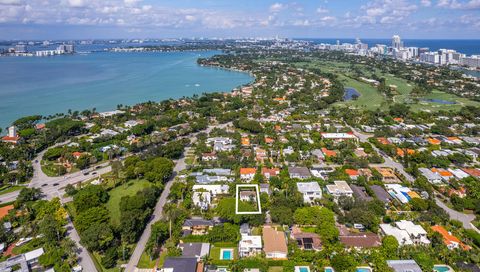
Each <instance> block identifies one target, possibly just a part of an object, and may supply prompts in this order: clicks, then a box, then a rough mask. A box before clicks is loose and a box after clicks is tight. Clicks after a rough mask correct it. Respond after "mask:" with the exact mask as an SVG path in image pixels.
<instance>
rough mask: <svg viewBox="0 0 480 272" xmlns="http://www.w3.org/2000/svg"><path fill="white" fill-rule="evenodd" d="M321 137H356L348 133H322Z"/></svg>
mask: <svg viewBox="0 0 480 272" xmlns="http://www.w3.org/2000/svg"><path fill="white" fill-rule="evenodd" d="M322 137H323V138H327V139H356V138H357V137H356V136H355V135H353V134H349V133H322Z"/></svg>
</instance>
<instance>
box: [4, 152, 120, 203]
mask: <svg viewBox="0 0 480 272" xmlns="http://www.w3.org/2000/svg"><path fill="white" fill-rule="evenodd" d="M32 165H33V168H34V178H32V181H31V182H30V183H29V184H28V187H30V188H40V189H41V190H42V193H43V198H44V199H52V198H54V197H57V196H62V195H63V194H64V193H65V186H67V185H68V184H77V183H81V182H84V181H86V180H89V179H92V178H95V177H98V176H99V175H102V174H105V173H108V172H110V171H112V168H111V167H110V166H108V162H106V163H102V164H100V165H98V166H99V167H101V168H100V169H95V167H91V168H88V169H86V171H88V172H90V174H88V175H84V174H83V173H82V172H75V173H72V174H68V175H65V176H62V177H48V176H46V175H45V174H44V173H43V172H42V169H41V167H40V160H38V163H36V162H35V161H33V162H32ZM98 166H97V167H98ZM93 172H96V173H97V174H95V175H92V174H91V173H93ZM55 184H56V185H55ZM19 193H20V191H15V192H11V193H8V194H4V195H0V203H6V202H11V201H14V200H15V199H16V198H17V196H18V194H19Z"/></svg>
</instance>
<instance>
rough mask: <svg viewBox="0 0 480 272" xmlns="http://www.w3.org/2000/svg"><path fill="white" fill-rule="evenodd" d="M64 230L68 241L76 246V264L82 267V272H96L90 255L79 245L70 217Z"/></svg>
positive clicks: (78, 238)
mask: <svg viewBox="0 0 480 272" xmlns="http://www.w3.org/2000/svg"><path fill="white" fill-rule="evenodd" d="M66 228H67V235H68V236H69V237H70V239H72V240H73V241H75V243H76V244H77V247H78V251H77V256H78V263H79V264H80V265H81V266H82V268H83V271H85V272H89V271H97V268H96V267H95V264H94V263H93V260H92V258H91V257H90V254H88V251H87V250H86V249H85V248H84V247H83V246H82V245H81V244H80V236H79V235H78V232H77V230H76V229H75V228H74V227H73V224H72V221H71V220H70V217H69V218H68V224H67V226H66Z"/></svg>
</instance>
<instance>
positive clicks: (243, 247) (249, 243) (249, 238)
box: [238, 235, 262, 258]
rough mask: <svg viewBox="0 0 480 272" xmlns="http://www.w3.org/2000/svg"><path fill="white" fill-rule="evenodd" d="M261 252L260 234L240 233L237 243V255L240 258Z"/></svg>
mask: <svg viewBox="0 0 480 272" xmlns="http://www.w3.org/2000/svg"><path fill="white" fill-rule="evenodd" d="M261 252H262V236H260V235H242V239H241V240H240V243H239V244H238V255H239V256H240V257H241V258H244V257H251V256H255V255H257V254H260V253H261Z"/></svg>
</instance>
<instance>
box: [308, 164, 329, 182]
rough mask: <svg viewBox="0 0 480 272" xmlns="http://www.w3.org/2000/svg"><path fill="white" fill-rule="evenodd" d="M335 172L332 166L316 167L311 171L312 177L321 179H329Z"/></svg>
mask: <svg viewBox="0 0 480 272" xmlns="http://www.w3.org/2000/svg"><path fill="white" fill-rule="evenodd" d="M333 172H335V168H333V167H331V166H321V167H314V168H312V169H311V170H310V173H311V174H312V176H314V177H316V178H321V179H328V174H330V173H333Z"/></svg>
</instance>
